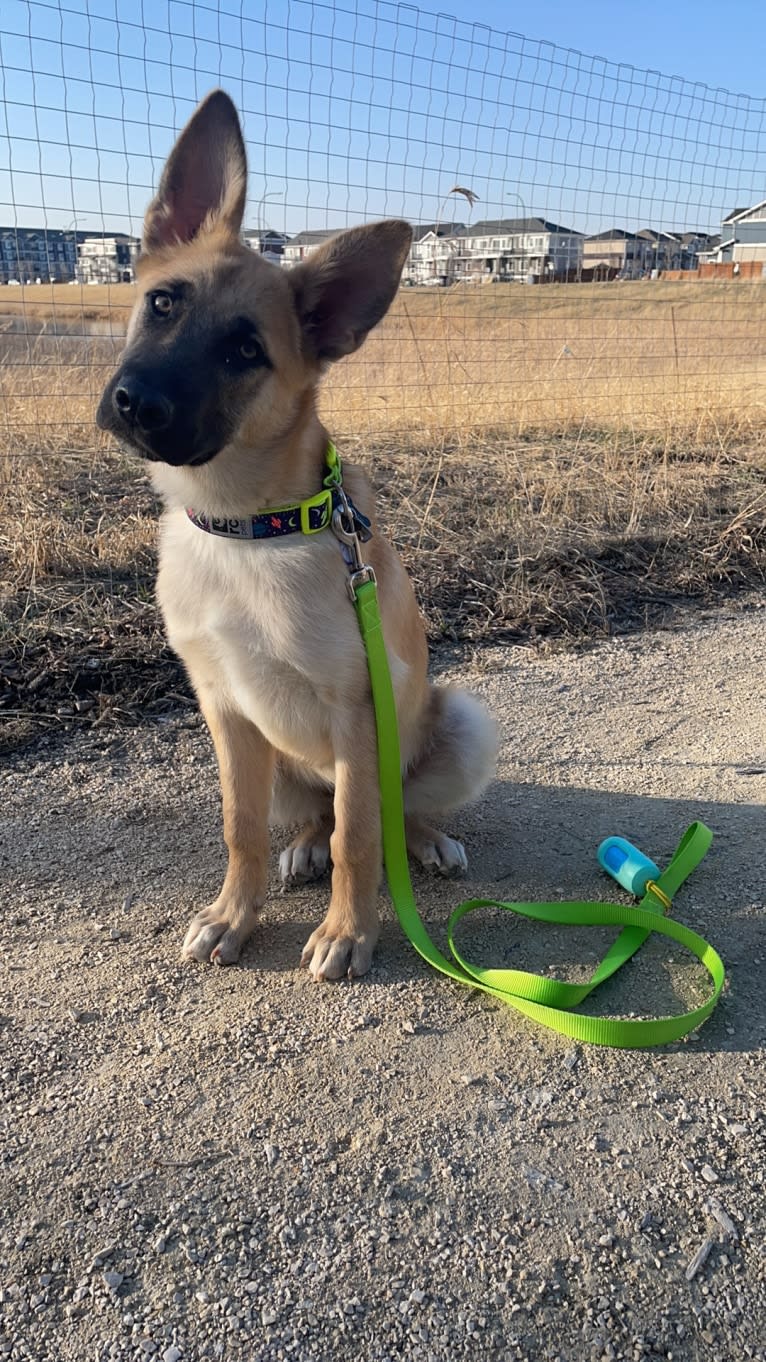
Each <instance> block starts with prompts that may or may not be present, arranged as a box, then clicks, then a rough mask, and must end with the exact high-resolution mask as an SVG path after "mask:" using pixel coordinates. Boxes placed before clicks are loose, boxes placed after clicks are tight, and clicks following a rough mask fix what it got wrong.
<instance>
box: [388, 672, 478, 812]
mask: <svg viewBox="0 0 766 1362" xmlns="http://www.w3.org/2000/svg"><path fill="white" fill-rule="evenodd" d="M429 710H430V713H429V715H428V722H427V735H426V740H425V743H424V744H423V746H422V748H421V750H420V752H419V753H418V755H417V757H416V758H415V759H414V761H412V762H411V763H410V765H409V767H408V769H407V771H406V772H405V783H404V807H405V810H406V812H407V813H412V814H433V813H450V812H451V810H453V809H457V808H459V807H460V806H461V804H466V803H468V801H469V800H470V799H474V798H475V797H476V796H477V795H479V794H480V793H481V791H482V790H483V789H484V787H485V786H486V785H487V784H488V782H489V781H490V780H491V779H492V775H493V773H494V769H495V760H496V757H497V746H498V733H497V725H496V724H495V721H494V719H493V718H492V716H491V715H490V714H489V712H488V710H486V709H485V707H484V705H483V704H482V703H481V701H480V700H477V699H476V697H475V696H474V695H469V694H468V692H467V691H464V690H457V689H456V688H454V687H452V686H431V689H430V697H429Z"/></svg>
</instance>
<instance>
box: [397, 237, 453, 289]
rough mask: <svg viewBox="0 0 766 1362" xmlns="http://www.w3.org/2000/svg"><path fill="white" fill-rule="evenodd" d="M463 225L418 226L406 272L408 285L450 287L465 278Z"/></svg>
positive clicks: (405, 277) (405, 276)
mask: <svg viewBox="0 0 766 1362" xmlns="http://www.w3.org/2000/svg"><path fill="white" fill-rule="evenodd" d="M464 231H465V225H464V223H462V222H439V223H436V222H429V223H425V224H423V223H421V225H420V226H419V227H415V228H414V230H413V235H412V245H411V246H410V253H409V256H408V260H407V264H406V266H405V270H404V279H405V282H406V283H408V284H450V283H452V282H453V280H454V279H456V278H459V277H461V276H462V273H463V253H464V249H465V241H464V239H463V237H462V235H461V234H462V233H463V232H464Z"/></svg>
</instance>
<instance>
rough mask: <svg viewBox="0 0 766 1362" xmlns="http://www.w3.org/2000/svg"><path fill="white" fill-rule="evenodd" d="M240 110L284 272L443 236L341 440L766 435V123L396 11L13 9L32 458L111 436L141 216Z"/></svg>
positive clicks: (4, 357) (13, 364) (2, 285)
mask: <svg viewBox="0 0 766 1362" xmlns="http://www.w3.org/2000/svg"><path fill="white" fill-rule="evenodd" d="M660 50H661V45H660ZM217 85H221V86H223V87H224V88H225V89H226V90H228V91H229V92H230V94H231V95H232V96H233V98H234V100H235V101H236V103H237V105H238V107H239V109H240V111H241V114H242V118H243V123H244V129H245V136H246V141H247V148H248V154H249V162H250V197H249V201H248V208H247V213H246V219H245V226H246V229H247V230H248V231H249V232H250V234H251V236H250V240H251V244H254V245H255V247H256V248H259V247H260V248H263V247H265V248H266V249H268V250H269V252H270V253H272V254H274V255H275V256H276V258H278V259H279V258H281V260H282V261H283V262H284V261H285V260H286V259H287V258H288V257H292V258H299V257H300V255H301V254H305V253H306V251H308V250H310V248H311V246H312V244H313V240H315V238H314V234H315V233H322V232H327V231H328V230H334V229H341V228H344V227H348V226H351V225H353V224H356V223H361V222H365V221H369V220H371V219H374V218H380V217H382V216H388V215H395V216H403V217H406V218H407V219H408V220H409V221H411V222H412V223H413V224H414V226H415V228H416V241H415V245H414V247H413V253H412V256H411V259H410V261H409V263H408V266H407V269H406V270H405V277H404V283H403V287H402V289H401V290H400V292H399V295H398V298H397V300H396V302H395V304H394V306H393V308H392V310H391V313H390V315H389V317H388V318H387V319H386V321H385V322H384V324H383V325H382V326H381V327H380V328H379V329H378V331H377V332H376V333H374V334H373V336H371V337H370V339H369V340H368V342H367V344H366V345H365V347H364V348H363V349H362V351H361V352H360V353H359V354H358V355H357V356H355V357H353V358H352V359H350V360H348V361H346V362H344V363H343V364H342V365H340V366H339V367H338V369H337V370H336V371H335V372H334V373H333V374H332V376H331V377H330V379H329V380H328V382H327V383H326V384H325V386H324V389H323V394H322V405H323V411H324V414H325V416H326V418H327V421H328V423H329V424H330V425H331V427H332V429H333V432H334V433H335V434H336V435H337V436H338V437H339V438H343V437H344V436H346V437H348V438H358V439H361V438H365V437H381V438H382V437H387V438H388V437H397V438H403V437H408V438H412V439H415V440H421V441H423V440H427V441H430V442H433V441H434V440H440V439H441V440H445V439H446V440H458V441H461V440H466V439H469V438H476V437H479V436H481V435H482V434H485V433H487V432H491V433H492V434H493V435H498V434H500V435H502V434H503V433H507V434H509V435H519V434H520V435H524V434H526V433H529V432H536V433H539V432H548V431H552V432H558V433H561V432H566V431H573V430H574V431H577V430H580V429H588V430H614V429H620V430H629V431H631V432H632V433H634V434H635V433H636V432H638V433H639V434H640V435H642V436H644V435H646V434H648V435H650V436H652V437H653V438H655V437H656V438H659V437H663V438H666V439H667V438H671V439H676V438H678V439H684V438H686V439H688V438H695V439H696V438H701V437H708V436H710V434H711V432H712V433H713V434H714V437H715V438H716V439H719V440H725V439H726V438H728V433H729V432H732V431H737V432H741V431H742V430H743V429H745V430H752V429H754V428H755V427H759V426H760V425H761V424H762V423H763V418H764V400H765V398H766V354H765V353H764V350H765V347H764V301H765V300H766V281H764V279H763V270H764V268H766V207H764V203H763V200H764V199H765V198H766V131H765V129H764V111H765V110H766V102H765V101H764V100H763V99H752V98H748V97H747V96H744V95H734V94H730V93H728V92H726V91H724V90H714V89H710V88H708V87H707V86H705V85H702V84H695V83H692V82H689V81H686V80H683V79H681V78H679V77H675V76H666V75H662V74H660V73H659V72H656V71H640V70H636V69H634V68H632V67H630V66H627V65H615V64H614V63H611V62H608V61H605V60H603V59H602V58H600V57H592V56H586V55H584V54H582V53H579V52H574V51H569V50H565V49H563V48H560V47H557V46H556V45H554V44H552V43H549V42H545V41H538V40H531V39H528V38H525V37H523V36H520V35H518V34H512V33H500V32H497V31H494V30H492V29H490V28H488V27H485V26H483V25H481V24H469V23H465V22H462V21H460V20H458V19H455V18H451V17H449V16H445V15H443V14H432V13H428V12H425V11H424V10H420V9H418V8H417V7H416V6H414V5H410V4H392V3H386V2H385V0H357V3H354V0H336V2H334V3H333V2H332V0H328V2H327V3H321V2H320V0H266V2H265V3H264V4H263V5H262V6H259V7H258V13H257V15H256V14H255V12H254V10H253V8H252V7H250V6H248V5H246V4H245V3H244V0H240V3H239V4H236V3H229V2H228V0H220V3H218V4H204V3H201V2H200V0H153V3H152V4H146V3H143V2H142V3H140V4H137V5H134V6H130V7H127V8H126V7H125V6H122V5H119V4H118V3H116V0H87V3H85V2H78V0H73V3H71V4H67V3H65V0H60V2H59V3H48V2H47V0H4V3H3V23H2V33H1V34H0V93H1V95H2V102H1V103H0V362H1V367H0V385H1V386H0V442H1V445H0V447H2V448H3V449H4V450H5V451H11V452H13V453H14V454H19V453H21V452H24V451H28V452H36V451H38V452H39V451H45V450H49V449H56V450H62V449H63V450H67V451H71V452H78V451H80V452H82V453H85V454H87V452H88V451H89V450H92V449H93V448H94V446H95V445H96V444H97V442H98V441H99V439H100V438H101V437H100V436H98V435H97V433H96V431H95V429H94V425H93V412H94V407H95V404H96V402H97V399H98V395H99V393H100V390H101V387H102V385H103V382H104V380H105V378H106V377H107V375H108V372H109V370H110V368H111V366H112V365H113V362H114V359H115V356H116V354H117V353H118V352H119V349H120V345H121V342H122V337H123V335H124V330H125V324H126V319H127V316H128V313H129V309H130V306H131V298H132V292H133V290H132V285H131V283H130V282H126V281H129V280H130V279H131V278H132V272H133V265H134V263H135V254H136V249H137V243H138V240H139V238H140V233H141V221H142V214H143V210H144V208H145V205H146V203H147V201H148V199H149V197H150V196H151V194H152V192H153V189H154V187H155V185H156V183H157V179H158V176H159V174H160V171H161V168H162V165H163V162H164V159H165V157H166V155H167V153H168V151H169V150H170V147H171V145H172V143H173V140H174V137H175V135H176V134H177V132H178V130H179V129H180V128H181V127H182V126H183V124H184V123H185V121H186V120H187V119H188V117H189V116H190V114H191V113H192V111H193V109H194V107H195V104H196V103H197V101H198V100H199V99H200V98H201V97H202V96H203V95H204V94H205V93H206V92H207V91H208V90H210V89H211V88H212V87H214V86H217ZM759 205H760V207H759ZM735 210H738V216H734V217H732V215H733V214H735ZM267 230H268V232H269V233H270V234H271V235H269V236H268V237H266V236H265V233H266V232H267ZM280 252H282V254H281V257H280V255H279V253H280ZM50 281H54V282H50Z"/></svg>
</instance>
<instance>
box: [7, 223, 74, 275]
mask: <svg viewBox="0 0 766 1362" xmlns="http://www.w3.org/2000/svg"><path fill="white" fill-rule="evenodd" d="M86 235H87V233H85V232H75V231H72V230H70V229H68V228H56V227H47V228H46V227H0V284H9V283H17V284H35V283H37V282H38V281H39V282H40V283H41V284H49V283H54V284H66V283H68V282H69V281H70V280H71V279H74V278H75V277H76V275H77V250H78V245H79V243H80V242H81V241H82V240H83V238H84V237H85V236H86Z"/></svg>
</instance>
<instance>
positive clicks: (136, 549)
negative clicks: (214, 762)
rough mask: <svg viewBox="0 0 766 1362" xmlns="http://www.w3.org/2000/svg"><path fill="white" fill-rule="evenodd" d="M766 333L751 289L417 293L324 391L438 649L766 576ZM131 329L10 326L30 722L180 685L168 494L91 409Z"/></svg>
mask: <svg viewBox="0 0 766 1362" xmlns="http://www.w3.org/2000/svg"><path fill="white" fill-rule="evenodd" d="M19 292H20V291H19V290H15V293H16V294H18V293H19ZM26 292H27V294H29V292H30V291H29V290H27V291H26ZM66 292H67V295H68V296H71V294H76V293H77V290H75V289H72V290H71V291H69V290H67V291H66ZM84 292H85V293H87V294H91V295H94V294H97V293H98V292H99V291H98V290H96V289H92V290H85V291H84ZM116 292H117V290H111V291H110V293H112V294H113V293H116ZM124 292H125V290H123V294H121V295H120V298H119V299H118V301H119V302H120V306H122V307H123V308H124V305H125V303H124V298H123V295H124ZM4 300H5V293H3V294H2V297H1V298H0V316H1V315H2V308H3V306H4ZM106 301H107V302H113V301H114V299H113V298H110V299H108V300H106ZM27 303H29V300H28V299H27ZM55 303H56V318H55V322H56V324H57V326H58V327H59V328H61V326H62V323H66V320H67V319H65V318H62V316H61V313H60V306H61V305H60V302H59V300H58V299H56V300H55ZM76 305H77V300H76V299H72V303H71V307H72V309H73V312H74V309H75V307H76ZM100 305H101V303H100V300H99V299H98V298H97V297H96V298H94V299H93V303H92V307H93V308H94V309H95V310H97V309H98V307H99V306H100ZM36 306H42V303H41V300H39V299H38V300H37V303H36ZM123 315H124V313H123ZM39 320H40V321H41V322H45V320H46V319H45V318H44V317H41V318H40V319H39ZM84 320H86V321H88V320H90V321H93V320H97V319H94V318H92V317H91V318H85V319H84ZM103 320H105V321H106V322H107V326H106V329H107V330H108V321H109V319H108V317H107V318H106V319H103ZM82 322H83V318H82V317H80V318H79V320H78V319H75V318H74V316H73V315H69V316H68V326H69V327H72V326H73V327H74V330H75V331H77V330H78V329H79V330H80V331H81V332H82ZM765 322H766V286H764V285H753V284H748V283H742V282H736V283H731V284H719V283H713V284H698V285H696V286H695V285H686V284H680V285H667V286H663V285H662V284H661V283H660V284H657V283H647V284H635V285H624V286H623V285H603V286H596V287H591V286H583V287H578V286H568V287H550V286H549V287H546V288H542V289H533V288H522V287H513V286H507V287H505V286H500V285H498V286H484V287H475V288H467V287H466V288H464V289H462V290H454V291H450V292H442V291H440V290H422V291H421V290H402V291H401V292H400V294H399V296H398V298H397V300H396V303H395V305H394V307H393V308H392V311H391V313H390V315H389V317H388V318H387V319H386V321H385V322H384V324H383V325H382V326H381V327H380V328H379V330H378V331H376V332H375V333H373V335H372V336H370V338H369V339H368V341H367V343H366V345H365V347H364V348H363V349H362V351H360V353H359V354H358V355H357V356H354V357H352V358H351V359H350V360H348V361H345V362H344V363H343V364H341V365H338V366H337V369H336V370H335V371H334V372H333V373H332V374H331V375H329V376H328V380H327V381H326V383H325V384H324V386H323V389H322V394H321V404H322V410H323V413H324V415H325V418H326V421H327V424H328V427H329V428H330V430H331V431H332V433H333V435H334V436H335V437H336V438H337V440H338V441H339V444H340V446H341V450H342V452H343V453H344V454H345V455H347V456H349V457H353V458H355V459H359V460H361V461H364V462H366V463H367V465H368V467H369V468H370V471H371V474H372V476H373V480H374V482H375V485H376V488H377V491H378V497H379V502H380V509H381V518H382V521H383V524H384V525H385V526H386V529H387V531H388V532H389V533H390V535H391V536H392V537H393V538H394V540H395V542H396V543H397V544H398V546H399V548H400V550H401V551H402V553H403V556H404V558H405V561H406V564H407V567H408V569H409V571H410V573H411V575H412V576H413V578H414V580H415V583H416V587H417V589H418V593H419V597H420V600H421V603H422V605H423V607H424V610H425V613H426V618H427V623H428V627H429V632H430V635H431V638H432V640H433V641H438V640H439V639H448V640H474V641H476V642H477V643H478V642H480V641H481V640H482V639H485V638H491V639H493V640H499V639H502V638H530V637H536V638H538V639H541V638H551V637H556V636H562V637H567V638H570V639H572V638H585V637H593V636H595V635H604V634H608V633H610V632H614V631H615V630H621V629H626V628H635V627H639V626H641V625H642V624H644V623H646V622H648V621H650V620H656V619H657V618H659V617H661V616H662V615H663V613H664V612H665V611H666V610H668V609H675V608H680V607H681V606H683V605H688V604H689V603H690V602H694V601H696V602H702V603H705V602H712V601H715V600H719V599H721V598H723V597H726V598H727V599H728V598H731V596H732V593H738V594H739V595H740V596H741V598H742V599H747V598H749V593H750V594H751V593H752V591H753V590H754V589H755V590H762V586H763V581H764V577H765V576H766V492H765V491H764V484H765V482H766V421H765V420H764V414H765V412H766V344H764V338H765V336H766V325H765ZM1 324H2V323H0V325H1ZM118 330H119V328H118ZM120 344H121V336H120V335H119V334H118V335H116V336H115V337H114V338H111V339H110V337H109V336H108V335H104V336H100V337H84V336H83V335H82V334H81V335H80V336H77V335H75V336H71V335H55V334H51V328H50V325H48V326H47V329H46V330H45V331H44V332H43V333H42V334H40V335H37V336H31V335H28V336H23V335H18V334H11V333H10V332H6V334H5V335H0V361H1V362H0V508H2V515H0V715H2V713H3V712H4V713H5V716H6V719H7V720H10V722H11V729H12V730H13V731H14V732H20V733H21V735H22V736H23V735H25V734H26V733H28V732H29V731H36V729H37V726H38V725H39V723H40V722H43V723H56V722H59V721H60V719H61V718H62V717H63V718H65V719H66V720H67V721H70V720H71V721H73V722H75V721H77V720H78V718H83V719H85V718H87V719H88V721H91V720H92V719H93V718H95V719H97V720H98V721H99V722H106V721H111V720H113V719H119V718H125V717H129V716H131V715H132V716H139V715H146V714H152V713H156V712H158V709H162V708H165V707H167V706H168V705H169V704H171V703H176V702H177V700H178V696H179V694H180V693H183V688H184V685H185V682H184V679H183V677H182V675H181V673H180V671H179V670H178V668H177V666H176V664H175V662H174V660H173V659H172V658H171V657H170V656H169V654H168V653H167V651H166V650H165V649H164V646H163V642H162V637H161V631H160V629H159V625H158V621H157V618H156V613H155V611H154V608H153V603H152V598H153V574H154V541H155V533H156V528H155V527H156V514H157V507H156V505H155V502H154V498H153V496H152V494H151V492H150V490H149V488H148V485H147V482H146V479H145V476H144V471H143V469H142V467H141V465H140V464H139V462H138V461H136V460H134V459H131V458H128V457H126V456H123V455H121V454H119V453H118V451H116V450H115V449H114V448H113V447H112V446H110V445H109V444H108V442H106V441H105V440H104V439H103V437H101V436H100V435H99V434H98V432H97V431H96V430H95V427H94V424H93V413H94V410H95V406H96V403H97V401H98V397H99V395H100V392H101V388H102V386H103V383H104V382H105V380H106V378H107V376H108V375H109V373H110V372H111V371H112V368H113V365H114V363H115V360H116V356H117V353H118V351H119V348H120ZM30 725H31V730H30ZM14 726H15V727H14ZM19 726H20V727H19Z"/></svg>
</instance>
